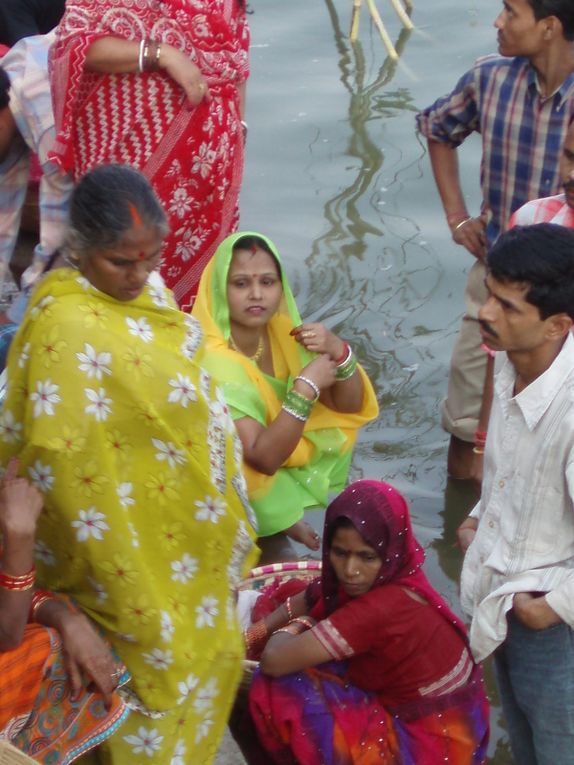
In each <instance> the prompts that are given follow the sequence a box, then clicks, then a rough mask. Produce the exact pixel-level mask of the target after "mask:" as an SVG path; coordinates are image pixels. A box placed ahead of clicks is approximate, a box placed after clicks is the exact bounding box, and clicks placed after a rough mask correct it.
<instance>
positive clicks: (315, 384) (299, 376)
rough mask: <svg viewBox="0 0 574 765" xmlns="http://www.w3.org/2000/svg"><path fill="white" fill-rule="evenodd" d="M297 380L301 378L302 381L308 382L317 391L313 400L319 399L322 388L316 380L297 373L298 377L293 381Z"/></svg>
mask: <svg viewBox="0 0 574 765" xmlns="http://www.w3.org/2000/svg"><path fill="white" fill-rule="evenodd" d="M297 380H301V382H304V383H307V385H308V386H309V387H310V388H312V389H313V391H314V393H315V398H314V399H313V401H317V399H318V398H319V396H320V395H321V390H320V388H319V386H318V385H317V383H316V382H313V380H310V379H309V378H308V377H303V375H297V377H296V378H295V379H294V380H293V382H294V383H295V382H297Z"/></svg>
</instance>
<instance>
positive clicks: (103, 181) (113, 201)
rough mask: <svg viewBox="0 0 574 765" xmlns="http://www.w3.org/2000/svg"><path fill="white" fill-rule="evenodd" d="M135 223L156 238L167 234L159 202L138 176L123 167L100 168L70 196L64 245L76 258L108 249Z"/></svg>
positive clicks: (131, 169)
mask: <svg viewBox="0 0 574 765" xmlns="http://www.w3.org/2000/svg"><path fill="white" fill-rule="evenodd" d="M138 220H141V222H142V224H143V225H145V226H148V227H154V228H156V229H157V231H158V234H159V235H160V236H165V235H166V234H167V232H168V231H169V226H168V224H167V217H166V214H165V212H164V210H163V208H162V206H161V204H160V201H159V199H158V198H157V196H156V194H155V192H154V190H153V188H152V187H151V184H150V182H149V181H148V179H147V178H146V177H145V176H144V175H142V173H140V172H139V171H138V170H134V168H132V167H128V166H127V165H100V166H99V167H96V168H94V169H93V170H90V171H89V172H88V173H86V174H85V175H84V176H83V177H82V178H81V179H80V181H79V183H78V185H77V186H76V188H75V189H74V191H73V192H72V197H71V200H70V223H69V228H68V240H67V245H68V247H69V249H70V250H71V251H72V252H73V253H74V254H75V255H76V256H78V257H81V256H84V255H86V254H88V253H89V252H90V251H92V250H109V249H112V248H114V247H116V246H117V245H118V244H119V243H120V241H121V240H122V238H123V237H124V236H125V234H126V233H127V232H128V231H129V230H130V229H131V228H132V227H133V226H134V224H135V223H137V221H138Z"/></svg>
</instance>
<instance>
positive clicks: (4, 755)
mask: <svg viewBox="0 0 574 765" xmlns="http://www.w3.org/2000/svg"><path fill="white" fill-rule="evenodd" d="M35 762H36V760H33V759H32V758H31V757H28V755H27V754H23V752H21V751H20V750H19V749H15V748H14V747H13V746H12V744H9V743H8V742H7V741H0V765H34V763H35Z"/></svg>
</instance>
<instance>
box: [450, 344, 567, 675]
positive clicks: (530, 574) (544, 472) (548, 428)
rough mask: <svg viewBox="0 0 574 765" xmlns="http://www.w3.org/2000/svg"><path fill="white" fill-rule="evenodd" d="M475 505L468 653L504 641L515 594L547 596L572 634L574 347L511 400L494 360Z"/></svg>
mask: <svg viewBox="0 0 574 765" xmlns="http://www.w3.org/2000/svg"><path fill="white" fill-rule="evenodd" d="M496 367H497V373H496V374H495V384H494V401H493V405H492V413H491V416H490V422H489V426H488V439H487V444H486V450H485V455H484V480H483V485H482V496H481V500H480V502H479V503H478V505H477V506H476V507H475V508H474V510H473V511H472V513H471V516H473V517H475V518H478V520H479V524H478V530H477V532H476V536H475V538H474V540H473V542H472V544H471V545H470V547H469V548H468V550H467V553H466V556H465V559H464V565H463V570H462V577H461V601H462V606H463V609H464V610H465V612H466V613H467V614H468V615H469V616H471V617H472V624H471V630H470V643H471V648H472V651H473V653H474V656H475V658H476V659H477V661H480V660H482V659H484V658H485V657H486V656H488V655H489V654H490V653H492V651H494V649H495V648H496V647H497V646H498V645H500V643H502V642H503V641H504V639H505V637H506V613H507V611H509V610H510V609H511V608H512V598H513V595H514V594H515V593H517V592H545V593H548V594H547V596H546V600H547V602H548V604H549V605H550V606H551V607H552V608H553V609H554V610H555V611H556V613H557V614H558V615H559V616H560V617H561V618H562V619H563V621H565V622H566V623H567V624H568V625H569V626H570V627H572V628H574V503H573V498H574V339H573V338H572V335H571V334H568V337H567V338H566V341H565V342H564V345H563V347H562V350H561V351H560V353H559V354H558V356H557V357H556V359H555V360H554V362H553V363H552V365H551V366H550V367H549V369H547V370H546V372H544V374H542V375H540V377H538V378H537V379H536V380H534V382H532V383H531V384H530V385H528V386H527V387H526V388H525V389H524V390H522V391H521V392H520V393H519V394H518V395H517V396H514V385H515V380H516V374H515V371H514V368H513V366H512V364H511V363H510V361H509V360H508V358H507V357H506V354H503V353H500V354H497V362H496Z"/></svg>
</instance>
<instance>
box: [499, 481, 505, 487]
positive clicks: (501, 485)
mask: <svg viewBox="0 0 574 765" xmlns="http://www.w3.org/2000/svg"><path fill="white" fill-rule="evenodd" d="M498 485H499V486H500V488H501V489H504V486H505V483H504V481H503V480H500V481H499V482H498Z"/></svg>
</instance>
